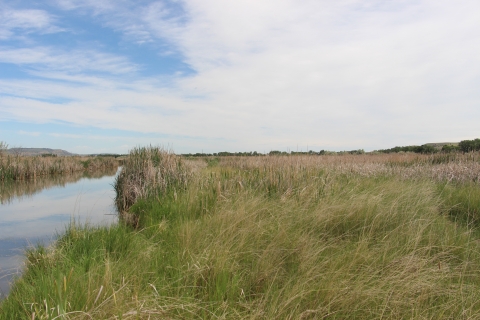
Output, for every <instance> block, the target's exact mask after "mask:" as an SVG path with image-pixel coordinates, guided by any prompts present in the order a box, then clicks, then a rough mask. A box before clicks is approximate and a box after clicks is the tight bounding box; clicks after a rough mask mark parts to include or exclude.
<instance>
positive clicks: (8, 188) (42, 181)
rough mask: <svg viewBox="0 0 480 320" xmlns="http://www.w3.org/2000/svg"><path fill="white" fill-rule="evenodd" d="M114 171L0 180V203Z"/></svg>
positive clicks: (96, 177)
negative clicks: (33, 178)
mask: <svg viewBox="0 0 480 320" xmlns="http://www.w3.org/2000/svg"><path fill="white" fill-rule="evenodd" d="M116 172H117V169H116V168H109V169H106V170H102V171H95V172H82V171H79V172H75V173H73V174H70V175H56V176H46V177H41V176H40V177H37V178H36V179H35V180H20V181H0V204H7V203H9V202H10V201H12V200H13V199H22V198H23V197H31V196H33V195H35V194H37V193H39V192H41V191H42V190H44V189H49V188H52V187H58V186H61V187H65V185H67V184H69V183H75V182H77V181H79V180H80V179H82V178H86V179H100V178H102V177H105V176H113V175H115V173H116Z"/></svg>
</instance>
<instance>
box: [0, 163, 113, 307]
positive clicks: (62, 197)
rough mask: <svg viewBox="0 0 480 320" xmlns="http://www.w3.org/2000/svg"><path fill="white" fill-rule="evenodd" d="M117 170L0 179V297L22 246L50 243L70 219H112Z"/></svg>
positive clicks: (15, 270) (98, 222)
mask: <svg viewBox="0 0 480 320" xmlns="http://www.w3.org/2000/svg"><path fill="white" fill-rule="evenodd" d="M116 172H117V171H116V170H110V171H102V172H95V173H92V172H91V173H80V174H76V175H69V176H57V177H50V178H37V179H36V180H35V181H17V182H13V183H11V182H10V183H3V184H0V199H1V201H2V204H1V205H0V299H1V297H2V295H5V294H7V293H8V288H9V281H11V279H12V276H13V275H14V274H16V273H18V271H19V270H20V269H21V266H22V264H23V250H24V249H25V248H26V247H28V246H30V245H35V244H38V243H42V244H45V245H48V244H49V243H51V241H53V240H54V238H55V236H56V234H58V233H62V232H63V230H65V226H66V225H67V224H68V223H69V222H70V221H71V220H72V219H75V220H76V221H78V222H80V223H89V224H94V225H105V224H111V223H113V222H116V219H117V215H116V213H115V208H114V205H113V198H114V196H115V193H114V191H113V187H112V184H113V181H114V177H115V173H116Z"/></svg>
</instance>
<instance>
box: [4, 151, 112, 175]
mask: <svg viewBox="0 0 480 320" xmlns="http://www.w3.org/2000/svg"><path fill="white" fill-rule="evenodd" d="M118 165H119V163H118V161H116V160H115V159H114V158H112V157H80V156H76V157H42V156H19V155H2V156H0V181H7V180H10V181H18V180H31V179H36V178H37V177H40V176H53V175H59V174H72V173H74V172H80V171H93V170H99V169H107V168H108V169H110V168H116V167H118Z"/></svg>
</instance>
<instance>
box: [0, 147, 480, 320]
mask: <svg viewBox="0 0 480 320" xmlns="http://www.w3.org/2000/svg"><path fill="white" fill-rule="evenodd" d="M415 156H416V158H415V157H412V156H411V155H409V154H406V155H395V156H390V155H378V156H377V155H355V156H331V157H330V156H328V157H325V156H323V157H303V156H296V157H255V158H254V157H252V158H246V157H242V158H240V157H239V158H234V157H229V158H220V159H219V161H218V163H212V162H211V161H210V163H209V166H207V162H206V161H201V160H197V161H190V162H187V161H184V160H182V159H181V158H178V157H176V156H174V155H173V154H171V153H170V152H167V151H165V150H163V149H161V148H152V147H150V148H138V149H135V150H133V151H132V153H131V154H130V156H129V157H128V159H126V163H125V167H124V171H122V174H121V175H120V176H119V179H118V180H117V183H116V188H117V192H122V193H119V194H120V195H121V199H122V200H120V202H119V203H120V208H122V209H123V210H125V211H126V212H128V214H130V215H132V216H134V217H136V224H135V228H132V226H131V225H129V224H123V223H121V224H118V225H114V226H110V227H91V226H79V225H77V224H75V223H72V224H71V225H70V226H68V227H67V229H66V231H65V233H64V234H61V235H59V239H58V241H57V242H56V245H55V246H54V247H51V248H42V247H39V248H36V249H32V250H29V251H28V253H27V268H26V271H25V273H24V274H23V276H22V277H21V278H19V279H17V281H16V282H15V285H14V286H13V288H12V290H11V293H10V295H9V296H8V298H7V299H6V300H5V301H4V302H3V303H2V304H1V306H0V319H218V318H220V319H346V318H348V319H463V318H471V319H475V318H479V317H480V305H479V304H478V301H479V299H480V247H479V246H480V242H479V241H478V240H479V233H478V232H477V229H476V222H473V218H475V217H476V212H479V211H478V208H479V204H480V201H479V199H480V197H479V196H478V194H480V193H479V191H480V187H479V186H478V183H477V181H475V180H474V179H473V180H471V179H470V178H468V179H467V178H465V177H471V176H474V174H473V173H468V174H466V173H465V172H464V171H462V170H458V171H452V172H454V173H455V174H456V175H458V176H456V177H455V178H454V179H450V177H449V176H448V175H438V174H437V175H435V174H433V173H434V172H437V171H438V168H442V170H446V169H443V168H444V167H443V166H444V165H455V166H457V165H460V163H462V164H465V165H466V167H467V168H470V169H469V170H473V171H475V170H476V169H475V166H474V164H475V163H476V161H477V160H476V158H475V157H471V158H467V157H468V155H467V156H465V158H463V155H460V156H459V157H460V158H457V159H454V160H448V161H443V160H442V161H438V159H437V160H435V158H433V157H430V158H429V157H426V156H420V157H418V155H415ZM130 157H131V158H130ZM417 167H418V168H417ZM412 168H413V169H412ZM420 168H423V169H424V171H425V172H427V173H422V172H421V169H420ZM447 168H448V167H447ZM455 168H457V167H455ZM410 170H416V171H414V172H416V173H417V175H413V174H411V173H410ZM456 170H457V169H456ZM418 175H419V176H418ZM132 190H133V191H132ZM117 201H118V200H117ZM117 205H118V203H117ZM466 213H468V215H466ZM463 218H465V220H463Z"/></svg>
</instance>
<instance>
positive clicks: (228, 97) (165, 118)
mask: <svg viewBox="0 0 480 320" xmlns="http://www.w3.org/2000/svg"><path fill="white" fill-rule="evenodd" d="M479 57H480V2H478V1H470V0H465V1H461V2H452V1H443V0H437V1H433V0H432V1H425V0H417V1H413V0H392V1H378V0H358V1H357V0H338V1H330V0H329V1H326V0H302V1H297V0H245V1H230V0H182V1H180V0H170V1H148V0H141V1H139V0H137V1H133V0H132V1H130V0H102V1H94V0H84V1H81V0H42V1H32V0H28V1H27V0H0V141H5V142H7V143H8V144H9V145H10V146H11V147H48V148H61V149H65V150H68V151H70V152H75V153H100V152H114V153H125V152H128V150H129V149H130V148H132V147H135V146H139V145H148V144H152V145H163V146H167V147H169V148H172V149H173V150H174V151H176V152H178V153H188V152H201V151H203V152H218V151H259V152H265V151H267V152H268V151H270V150H297V149H298V150H307V148H308V149H311V150H321V149H328V150H352V149H358V148H364V149H366V150H374V149H380V148H389V147H393V146H396V145H410V144H423V143H426V142H442V141H459V140H464V139H473V138H478V137H480V129H479V126H478V120H480V90H478V88H480V58H479Z"/></svg>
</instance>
